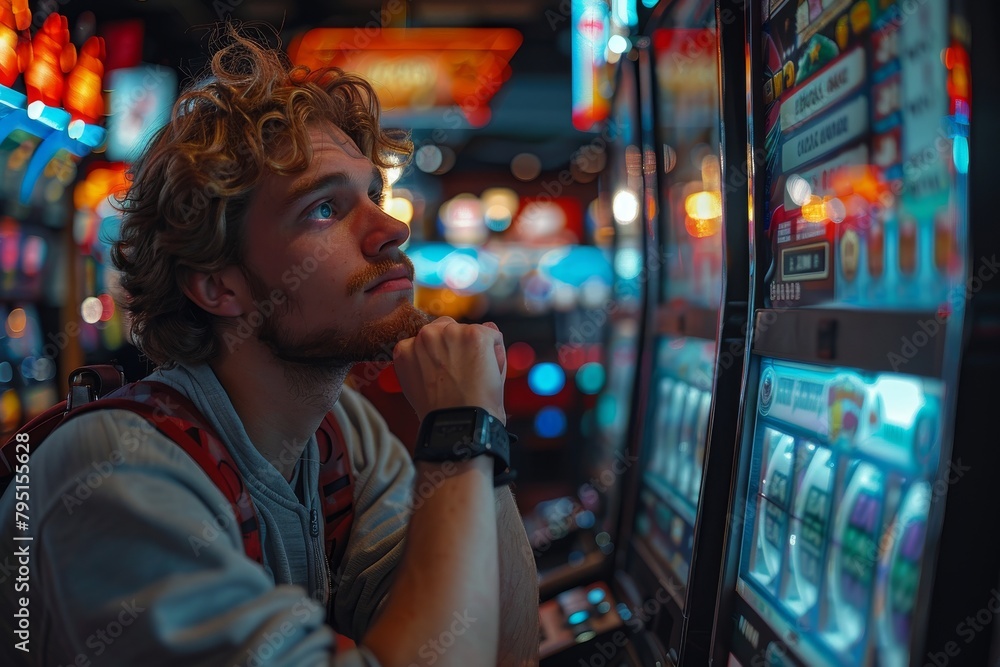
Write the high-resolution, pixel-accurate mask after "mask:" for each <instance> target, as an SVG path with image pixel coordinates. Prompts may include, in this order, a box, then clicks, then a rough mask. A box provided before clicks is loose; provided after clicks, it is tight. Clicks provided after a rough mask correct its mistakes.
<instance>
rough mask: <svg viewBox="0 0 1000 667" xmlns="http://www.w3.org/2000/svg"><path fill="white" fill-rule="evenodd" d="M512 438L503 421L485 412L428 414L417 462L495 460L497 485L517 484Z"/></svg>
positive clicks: (453, 410) (468, 409)
mask: <svg viewBox="0 0 1000 667" xmlns="http://www.w3.org/2000/svg"><path fill="white" fill-rule="evenodd" d="M510 441H511V435H510V434H509V433H507V429H505V428H504V425H503V424H502V423H501V422H500V420H499V419H497V418H496V417H494V416H493V415H491V414H490V413H489V412H488V411H486V410H484V409H483V408H479V407H476V406H471V405H470V406H464V407H459V408H445V409H443V410H433V411H431V412H429V413H427V416H426V417H424V420H423V421H422V422H421V423H420V431H419V432H418V433H417V447H416V449H415V450H414V453H413V460H414V461H431V462H437V463H440V462H443V461H468V460H469V459H471V458H472V457H474V456H480V455H482V454H489V455H490V456H492V457H493V479H494V485H495V486H500V485H502V484H508V483H510V482H511V481H513V474H512V473H513V471H512V470H510Z"/></svg>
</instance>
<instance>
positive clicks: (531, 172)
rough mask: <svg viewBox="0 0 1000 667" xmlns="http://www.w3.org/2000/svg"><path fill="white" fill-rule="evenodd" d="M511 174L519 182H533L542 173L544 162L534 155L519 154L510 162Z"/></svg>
mask: <svg viewBox="0 0 1000 667" xmlns="http://www.w3.org/2000/svg"><path fill="white" fill-rule="evenodd" d="M510 173H512V174H513V175H514V178H516V179H517V180H519V181H533V180H534V179H536V178H538V175H539V174H540V173H542V161H541V160H539V159H538V156H537V155H534V154H532V153H518V154H517V155H515V156H514V159H512V160H511V161H510Z"/></svg>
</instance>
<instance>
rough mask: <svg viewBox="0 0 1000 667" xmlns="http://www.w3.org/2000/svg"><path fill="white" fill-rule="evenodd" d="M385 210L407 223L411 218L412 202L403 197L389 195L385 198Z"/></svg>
mask: <svg viewBox="0 0 1000 667" xmlns="http://www.w3.org/2000/svg"><path fill="white" fill-rule="evenodd" d="M385 212H386V213H388V214H389V215H391V216H392V217H394V218H396V220H399V221H400V222H402V223H403V224H406V225H409V224H410V222H411V221H412V220H413V203H412V202H411V201H410V200H409V199H406V198H405V197H389V198H388V199H386V200H385Z"/></svg>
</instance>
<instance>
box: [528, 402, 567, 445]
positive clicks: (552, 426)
mask: <svg viewBox="0 0 1000 667" xmlns="http://www.w3.org/2000/svg"><path fill="white" fill-rule="evenodd" d="M565 432H566V415H565V414H564V413H563V411H562V410H560V409H559V408H557V407H554V406H549V407H545V408H542V409H541V410H539V411H538V414H537V415H535V433H537V434H538V435H539V437H542V438H558V437H559V436H561V435H563V434H564V433H565Z"/></svg>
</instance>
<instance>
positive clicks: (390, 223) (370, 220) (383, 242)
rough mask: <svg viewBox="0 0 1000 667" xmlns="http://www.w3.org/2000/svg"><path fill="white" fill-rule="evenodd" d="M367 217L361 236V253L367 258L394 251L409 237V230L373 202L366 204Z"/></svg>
mask: <svg viewBox="0 0 1000 667" xmlns="http://www.w3.org/2000/svg"><path fill="white" fill-rule="evenodd" d="M366 207H367V215H365V218H364V229H363V230H362V235H361V251H362V252H363V253H364V254H365V255H367V256H369V257H378V256H380V255H383V254H385V252H386V251H389V250H394V249H395V248H398V247H399V246H401V245H402V244H403V242H404V241H406V239H407V238H408V237H409V236H410V228H409V226H408V225H406V224H405V223H403V222H400V221H399V220H397V219H396V218H394V217H392V216H391V215H389V214H388V213H386V212H385V211H383V210H382V207H381V206H379V205H378V204H376V203H375V202H368V203H366Z"/></svg>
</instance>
